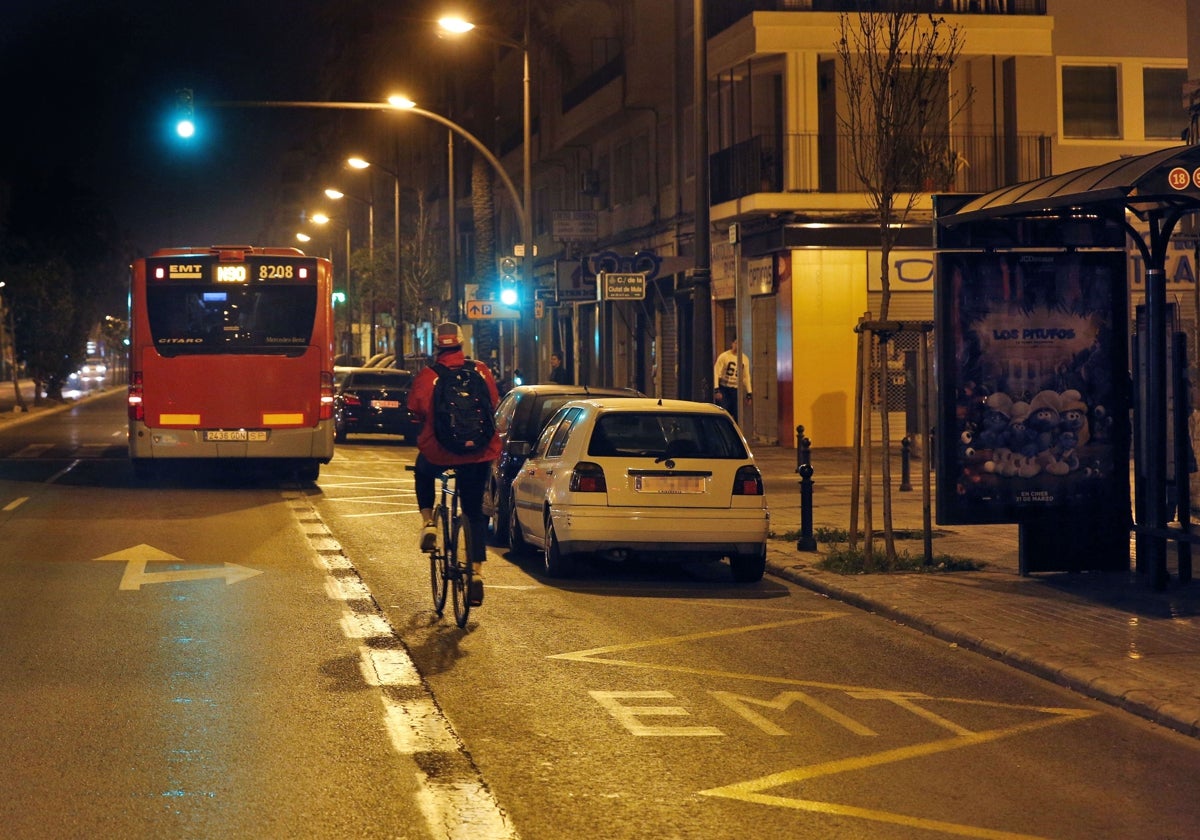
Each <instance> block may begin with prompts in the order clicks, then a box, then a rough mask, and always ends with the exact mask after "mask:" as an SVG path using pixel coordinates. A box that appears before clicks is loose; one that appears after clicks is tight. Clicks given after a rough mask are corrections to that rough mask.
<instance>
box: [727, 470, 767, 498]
mask: <svg viewBox="0 0 1200 840" xmlns="http://www.w3.org/2000/svg"><path fill="white" fill-rule="evenodd" d="M762 494H763V481H762V473H760V472H759V471H758V467H752V466H750V465H749V464H747V465H746V466H744V467H738V471H737V475H735V476H734V477H733V495H735V496H761V495H762Z"/></svg>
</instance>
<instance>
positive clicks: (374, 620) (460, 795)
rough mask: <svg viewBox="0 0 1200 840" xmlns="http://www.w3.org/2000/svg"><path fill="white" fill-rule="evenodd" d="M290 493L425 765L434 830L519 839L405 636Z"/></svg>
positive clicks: (426, 801)
mask: <svg viewBox="0 0 1200 840" xmlns="http://www.w3.org/2000/svg"><path fill="white" fill-rule="evenodd" d="M283 495H284V499H285V500H286V501H287V502H288V503H289V505H290V506H291V509H292V512H293V514H294V515H295V516H296V519H297V521H298V523H299V524H300V527H301V528H302V530H303V531H304V534H305V536H306V537H307V538H308V541H309V544H310V545H311V546H312V548H313V550H314V556H315V558H316V559H315V561H314V562H315V564H316V566H317V568H319V569H321V570H322V571H324V572H326V573H327V575H328V577H327V578H326V580H325V593H326V594H327V595H328V596H329V598H330V599H332V600H335V601H339V602H341V603H343V604H345V609H344V610H343V612H342V617H341V619H340V621H339V625H340V626H341V629H342V633H343V634H344V635H345V636H346V638H348V639H353V640H355V641H357V642H361V646H360V647H359V672H360V673H361V674H362V678H363V682H364V683H365V684H366V685H368V686H371V687H374V688H377V689H379V692H380V700H381V702H382V704H383V725H384V729H385V731H386V732H387V735H388V738H389V740H390V742H391V745H392V749H393V750H394V751H395V753H396V754H397V756H400V757H402V758H404V759H407V760H410V761H412V763H413V764H414V765H415V767H416V769H417V772H418V778H419V779H420V780H421V783H422V786H423V788H424V790H423V793H422V795H420V796H419V797H418V802H417V803H416V804H417V805H418V806H419V807H420V809H421V812H422V814H423V815H424V817H425V821H426V823H427V826H428V828H429V831H430V833H431V834H432V835H433V836H435V837H446V838H454V840H458V838H471V840H519V835H518V833H517V830H516V828H515V827H514V826H513V825H512V824H511V823H510V822H509V819H508V815H507V814H506V813H505V811H504V809H503V808H501V807H500V804H499V803H498V802H497V801H496V798H495V797H494V796H493V795H492V792H491V790H490V789H489V788H488V786H487V784H486V782H484V780H483V777H482V775H481V774H480V772H479V769H478V768H477V767H476V766H475V765H474V763H473V762H472V761H471V757H470V755H468V753H467V751H466V748H465V747H464V746H463V743H462V740H461V739H460V738H459V737H458V735H457V733H455V731H454V728H453V727H452V726H451V725H450V721H449V720H448V719H447V718H446V716H445V715H444V714H442V711H441V709H440V708H439V707H438V705H437V701H436V700H435V699H434V697H433V693H432V692H431V691H430V690H429V687H428V686H427V685H426V684H425V681H424V680H423V679H422V678H421V675H420V673H419V672H418V671H417V668H416V665H415V664H414V663H413V661H412V658H411V657H410V656H409V655H408V651H407V649H406V648H405V647H404V642H403V640H402V639H400V637H399V636H398V635H397V634H396V632H395V630H394V628H393V627H392V626H391V624H390V623H389V622H388V620H387V617H386V616H385V615H384V614H383V612H382V611H381V610H380V609H379V605H378V603H377V602H376V601H375V598H374V596H373V595H372V594H371V591H370V589H369V588H368V587H367V585H366V584H365V583H364V582H363V580H362V578H361V577H360V576H359V574H358V572H357V570H356V569H355V568H354V564H353V563H351V562H350V559H349V558H348V557H346V555H345V553H344V552H343V551H342V548H341V545H340V544H339V543H338V541H337V539H336V538H335V537H334V536H333V534H332V533H331V532H330V531H329V528H328V527H326V525H325V523H324V522H323V521H322V520H321V517H320V514H319V513H317V511H316V510H315V509H314V508H313V506H312V504H311V503H310V502H309V500H308V498H307V497H306V496H305V495H304V493H303V492H301V491H294V490H293V491H285V492H284V494H283Z"/></svg>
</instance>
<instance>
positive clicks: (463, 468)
mask: <svg viewBox="0 0 1200 840" xmlns="http://www.w3.org/2000/svg"><path fill="white" fill-rule="evenodd" d="M491 466H492V463H491V461H480V462H479V463H476V464H453V465H451V466H442V465H439V464H435V463H433V462H432V461H430V460H429V459H428V458H426V457H425V456H424V455H418V456H417V463H416V465H415V466H414V468H413V475H414V476H415V482H416V490H417V508H418V509H420V510H430V509H432V508H433V506H434V503H435V497H436V496H437V489H436V483H437V477H438V476H439V475H441V474H442V473H443V472H445V471H446V470H448V469H452V470H454V474H455V476H456V478H455V480H454V486H455V487H456V488H457V489H458V509H459V510H460V511H462V515H463V518H464V519H466V520H467V525H468V526H469V528H470V531H471V533H470V536H468V538H467V541H468V543H469V547H470V550H471V559H472V560H474V561H475V562H477V563H481V562H483V560H484V558H485V556H486V554H487V547H486V544H487V519H485V518H484V515H483V490H484V488H485V487H486V486H487V477H488V472H489V471H490V469H491Z"/></svg>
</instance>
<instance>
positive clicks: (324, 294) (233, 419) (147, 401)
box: [129, 245, 333, 481]
mask: <svg viewBox="0 0 1200 840" xmlns="http://www.w3.org/2000/svg"><path fill="white" fill-rule="evenodd" d="M331 276H332V275H331V269H330V263H329V261H328V260H326V259H321V258H318V257H310V256H306V255H305V254H304V253H303V252H302V251H299V250H297V249H295V248H255V247H251V246H247V245H238V246H224V245H216V246H212V247H206V248H168V249H163V250H160V251H156V252H155V253H154V254H153V255H152V256H149V257H146V258H144V259H139V260H137V261H136V262H135V263H134V265H133V277H132V288H131V291H130V310H131V311H130V324H131V346H130V380H129V456H130V458H131V459H132V461H133V468H134V472H135V473H136V474H137V475H138V476H139V477H149V476H150V475H152V474H153V472H154V468H155V466H157V465H158V464H160V463H162V462H165V461H171V460H174V461H178V460H181V459H187V458H209V459H213V458H215V459H221V460H225V461H234V460H237V459H247V460H249V459H253V460H255V461H261V462H266V463H267V464H270V465H278V466H280V467H284V468H286V469H288V470H290V471H292V473H293V474H294V475H295V476H296V477H297V478H298V479H299V480H301V481H316V479H317V476H318V475H319V473H320V469H321V464H327V463H329V460H330V458H332V457H333V289H332V280H331Z"/></svg>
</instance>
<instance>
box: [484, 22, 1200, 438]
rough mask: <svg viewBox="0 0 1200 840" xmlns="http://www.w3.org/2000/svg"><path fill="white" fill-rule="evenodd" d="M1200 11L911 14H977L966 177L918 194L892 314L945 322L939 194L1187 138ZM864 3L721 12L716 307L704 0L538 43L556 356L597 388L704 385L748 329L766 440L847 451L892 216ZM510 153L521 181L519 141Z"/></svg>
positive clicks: (712, 30)
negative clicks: (871, 177)
mask: <svg viewBox="0 0 1200 840" xmlns="http://www.w3.org/2000/svg"><path fill="white" fill-rule="evenodd" d="M1197 4H1198V0H1147V2H1145V3H1143V4H1141V5H1140V6H1139V7H1138V11H1137V13H1136V14H1134V15H1131V14H1129V9H1128V6H1127V4H1122V3H1119V2H1116V0H1096V1H1095V2H1091V3H1077V2H1069V0H928V2H921V1H920V0H914V2H912V3H910V4H908V5H909V6H911V7H912V8H914V9H915V10H918V11H928V12H930V13H934V14H938V15H944V16H945V19H946V21H947V22H948V23H951V24H953V25H955V26H957V27H960V30H961V32H962V35H963V42H964V49H963V52H962V54H961V56H960V58H959V61H958V63H957V65H956V66H955V68H954V69H953V72H952V73H951V74H950V75H949V77H948V79H947V89H948V90H947V95H948V96H949V97H955V96H961V97H966V98H967V100H968V101H969V104H968V105H967V107H966V108H965V109H963V110H962V111H961V113H959V114H958V116H957V117H956V118H955V119H954V120H953V124H951V125H949V126H948V129H949V137H950V149H949V151H950V152H951V153H952V155H953V158H952V160H953V166H951V167H949V169H948V171H947V176H946V178H945V182H944V183H937V184H934V183H926V184H922V185H919V187H918V189H919V193H920V194H919V195H918V200H917V203H916V207H915V210H914V213H913V215H912V217H911V218H910V219H909V222H908V225H907V226H906V228H905V230H904V232H903V234H902V236H901V239H900V247H899V248H898V249H897V250H895V251H893V252H892V255H891V259H892V265H891V267H890V274H891V276H892V277H893V286H892V288H893V293H892V296H891V309H890V312H889V316H890V317H891V318H896V319H903V320H908V321H914V322H923V321H928V320H930V319H931V318H932V311H933V284H934V277H933V254H932V250H931V225H930V218H931V199H930V196H931V194H933V193H935V192H944V191H957V192H970V193H982V192H987V191H989V190H991V189H994V188H997V187H1000V186H1003V185H1005V184H1011V183H1015V182H1018V181H1023V180H1029V179H1033V178H1039V177H1042V176H1045V175H1050V174H1055V173H1060V172H1066V171H1069V170H1071V169H1075V168H1079V167H1083V166H1090V165H1094V164H1098V163H1103V162H1105V161H1108V160H1112V159H1114V158H1117V157H1120V156H1122V155H1127V154H1139V153H1143V152H1147V151H1152V150H1155V149H1161V148H1167V147H1170V146H1172V145H1178V144H1180V143H1181V142H1182V138H1184V137H1185V135H1186V132H1187V130H1188V125H1189V111H1188V103H1187V99H1186V97H1187V95H1188V94H1187V93H1186V91H1188V90H1193V89H1194V87H1195V82H1194V81H1193V83H1192V84H1193V87H1192V88H1190V89H1189V88H1187V84H1188V79H1189V78H1191V79H1193V80H1195V79H1196V78H1197V76H1198V74H1197V70H1196V64H1197V59H1196V58H1195V57H1193V63H1192V69H1191V70H1190V71H1189V64H1188V54H1189V37H1190V38H1191V40H1192V42H1193V44H1194V43H1195V41H1196V39H1197V37H1200V36H1197V35H1196V30H1197V29H1200V24H1198V23H1197V22H1196V21H1197V20H1200V15H1198V14H1197V12H1198V11H1200V10H1198V9H1197ZM857 5H858V4H856V3H855V2H853V0H846V1H845V2H836V0H754V1H753V2H733V0H730V2H721V0H710V2H708V3H707V5H706V7H705V14H706V17H707V27H706V29H707V33H706V34H707V37H706V43H707V54H706V55H707V65H708V84H707V90H706V91H705V99H704V100H703V101H702V103H701V105H702V107H703V109H704V112H705V113H706V115H707V121H706V123H705V124H706V125H707V132H708V149H709V156H708V157H709V159H708V161H707V165H708V167H709V169H708V172H709V180H710V184H709V187H710V201H709V205H710V206H709V222H710V224H711V227H710V237H709V241H710V242H711V253H710V254H709V257H708V260H707V262H708V264H709V265H711V269H712V274H711V278H712V279H711V302H710V301H709V296H707V295H698V294H697V293H696V290H695V289H694V288H693V284H692V282H691V281H692V276H691V274H690V269H692V268H693V267H694V266H695V265H696V264H697V259H696V253H695V243H696V236H695V218H696V214H695V212H694V207H695V192H694V190H695V185H696V177H695V176H696V159H697V155H696V154H695V151H694V150H695V148H696V142H695V126H696V124H697V123H696V109H697V98H696V96H695V95H694V91H693V88H694V85H693V82H692V77H693V67H694V56H693V53H694V49H693V43H694V41H693V2H692V0H668V2H663V0H616V1H615V2H609V1H608V0H583V1H582V2H578V3H570V4H562V7H561V8H560V9H558V10H557V11H556V12H555V13H554V18H553V28H554V34H555V43H556V44H558V45H559V46H560V48H561V49H562V50H563V51H564V53H565V55H564V56H560V57H559V58H558V59H555V58H552V57H551V56H550V55H549V54H548V53H547V52H546V51H544V50H541V49H538V48H537V47H536V45H535V47H534V49H533V50H532V55H531V59H532V77H533V79H534V83H533V90H534V105H533V109H534V124H535V126H536V131H535V133H534V136H533V143H532V147H533V155H532V157H533V168H532V174H533V179H532V180H533V223H534V224H533V227H534V235H535V239H536V243H537V246H538V250H537V254H538V255H537V258H536V260H535V284H536V286H537V287H538V292H537V294H538V296H539V298H540V299H541V300H542V305H541V306H539V308H538V317H536V319H535V320H534V321H533V323H535V324H536V325H537V341H536V343H535V345H534V346H535V352H536V353H537V355H538V357H539V358H538V367H539V368H541V369H545V368H546V367H547V361H546V360H547V359H548V357H549V354H550V353H551V352H552V351H558V350H561V351H563V352H564V353H565V355H566V358H567V361H568V365H569V367H571V368H572V369H573V371H574V375H575V377H576V381H579V382H588V383H592V384H597V385H600V384H603V385H616V386H632V387H636V388H639V389H640V390H642V391H644V392H646V393H649V394H654V395H661V396H664V397H674V396H685V397H687V396H693V394H692V393H691V391H692V390H693V389H692V388H691V387H690V383H692V382H694V381H695V379H696V376H695V374H696V373H697V370H696V368H697V367H702V366H703V364H705V363H707V364H709V365H711V361H712V360H711V359H710V360H707V362H705V361H704V360H701V359H698V358H697V357H696V354H695V352H694V349H695V348H696V347H698V346H704V347H711V348H713V351H714V352H720V350H722V349H724V347H726V346H727V339H728V338H729V337H730V336H732V335H733V334H735V333H736V334H737V335H738V336H739V337H740V338H741V347H742V349H743V351H745V352H746V353H747V355H748V356H749V358H750V365H751V373H752V381H753V392H754V400H753V407H752V410H751V412H749V413H750V416H749V417H748V418H744V419H743V426H744V428H745V429H746V432H747V434H748V436H750V437H751V438H752V439H755V440H758V441H763V442H779V443H782V444H783V445H785V446H790V445H794V443H795V428H796V426H798V425H802V426H803V427H804V428H805V430H806V435H807V436H808V437H810V438H811V439H812V440H813V442H814V443H815V444H817V445H823V446H843V445H849V443H850V441H851V437H852V433H853V410H852V405H853V402H854V383H855V370H856V361H857V344H858V341H857V337H856V335H855V332H854V328H855V325H856V324H858V323H859V320H860V319H861V318H863V317H864V315H868V314H870V313H874V315H875V316H878V314H879V311H878V310H879V302H880V289H879V288H878V286H879V279H878V278H879V274H880V251H879V245H878V240H879V235H878V229H877V226H876V225H875V224H873V211H871V209H870V207H869V203H868V200H867V197H866V195H865V194H864V193H863V192H862V190H861V188H860V187H859V186H858V184H857V182H856V179H855V178H854V177H853V173H852V171H851V167H850V166H849V159H850V149H849V146H848V144H850V143H851V142H852V138H851V137H849V136H847V135H846V134H845V132H844V130H843V129H842V128H841V127H840V123H839V120H838V109H839V107H844V90H843V84H842V81H841V78H840V75H839V62H840V59H839V57H838V49H837V41H838V32H839V21H840V15H841V14H842V13H843V12H846V13H848V14H851V15H853V14H854V13H855V9H856V7H857ZM1189 22H1191V33H1190V35H1189ZM1192 51H1193V54H1194V53H1195V48H1194V47H1193V50H1192ZM563 57H565V58H566V60H565V61H563V60H561V58H563ZM505 60H506V61H508V62H510V63H512V62H516V61H520V55H519V54H518V53H517V52H516V51H514V52H513V53H512V54H510V55H509V56H507V57H506V59H505ZM510 69H511V68H510ZM500 70H501V71H502V70H503V68H500ZM496 75H497V78H502V77H503V78H507V77H508V76H511V75H512V74H511V73H509V74H507V76H505V75H504V74H503V73H502V72H500V71H498V72H497V74H496ZM968 92H969V96H968ZM518 94H519V90H517V89H514V86H513V85H511V84H504V85H500V86H498V87H497V91H496V101H497V102H498V103H499V106H500V107H501V108H502V109H503V110H504V111H506V112H508V113H509V114H510V115H511V114H512V113H513V112H514V109H516V112H517V113H519V110H520V108H521V101H520V98H519V95H518ZM1192 136H1193V139H1194V127H1193V135H1192ZM502 151H503V152H504V158H503V160H504V162H505V164H506V165H507V166H510V167H513V169H512V170H511V171H519V167H520V154H521V152H520V148H519V144H510V146H509V147H508V148H504V149H502ZM499 212H500V225H499V230H500V234H499V242H498V244H499V246H500V247H501V248H505V247H507V246H510V245H511V244H512V243H515V242H517V241H519V238H520V233H519V231H520V226H519V221H520V220H519V219H518V218H517V217H516V215H515V213H514V212H512V211H511V210H509V209H506V208H504V207H501V208H500V210H499ZM1189 235H1190V236H1191V237H1192V239H1188V236H1189ZM1194 238H1195V233H1194V229H1189V230H1187V231H1183V232H1182V233H1181V234H1180V235H1179V237H1178V240H1177V243H1176V244H1177V256H1176V259H1175V260H1174V262H1173V265H1174V275H1175V280H1174V281H1173V286H1172V293H1173V294H1174V295H1175V296H1176V297H1177V298H1178V300H1179V302H1180V303H1181V306H1180V308H1179V309H1180V312H1181V318H1182V319H1183V320H1184V321H1185V322H1187V323H1189V324H1190V325H1191V326H1192V329H1193V338H1194V337H1195V335H1194V325H1195V321H1196V317H1195V313H1196V311H1197V303H1196V285H1197V284H1196V268H1197V267H1196V258H1195V255H1194V250H1191V248H1193V247H1194V244H1193V243H1194ZM1132 259H1133V257H1131V260H1132ZM700 262H704V261H703V260H701V261H700ZM1132 267H1133V268H1134V269H1136V266H1132ZM600 272H620V273H630V272H636V273H645V275H646V278H647V279H646V284H645V295H644V297H642V298H639V299H624V298H615V299H607V300H598V299H597V296H598V295H597V289H596V279H595V278H596V275H597V274H598V273H600ZM1130 276H1131V278H1134V277H1136V276H1137V275H1136V271H1133V272H1131V274H1130ZM1131 282H1132V279H1131ZM1136 293H1137V292H1136V289H1134V294H1135V296H1136ZM1135 302H1136V300H1135ZM697 305H699V306H708V305H711V307H712V311H711V324H712V335H711V336H704V337H698V336H697V335H696V334H695V330H696V325H697V324H700V325H704V324H706V323H709V321H708V320H707V319H698V318H696V317H695V315H696V313H695V311H694V307H695V306H697ZM521 329H525V326H524V324H523V325H522V327H521ZM701 338H703V340H702V341H700V339H701ZM904 355H905V354H904V348H897V359H896V360H895V363H896V365H897V366H903V365H904V364H907V363H908V362H907V361H906V360H905V358H904ZM700 372H702V371H700ZM708 376H709V377H711V371H709V373H708ZM707 381H709V382H711V379H708V380H707ZM694 396H695V397H696V398H707V395H694Z"/></svg>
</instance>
